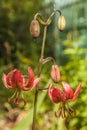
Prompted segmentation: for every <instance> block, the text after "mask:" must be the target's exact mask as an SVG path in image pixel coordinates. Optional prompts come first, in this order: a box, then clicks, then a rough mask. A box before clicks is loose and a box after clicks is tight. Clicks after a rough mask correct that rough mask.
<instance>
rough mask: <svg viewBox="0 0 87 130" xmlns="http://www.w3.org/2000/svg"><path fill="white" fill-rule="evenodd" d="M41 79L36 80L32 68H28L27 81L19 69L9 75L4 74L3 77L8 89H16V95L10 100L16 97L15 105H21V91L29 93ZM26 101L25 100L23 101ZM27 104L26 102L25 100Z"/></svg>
mask: <svg viewBox="0 0 87 130" xmlns="http://www.w3.org/2000/svg"><path fill="white" fill-rule="evenodd" d="M39 80H40V78H36V79H35V80H34V72H33V70H32V68H30V67H29V68H28V79H27V81H26V79H25V77H24V75H22V73H21V71H20V70H18V69H14V70H12V71H10V72H9V73H8V74H7V75H6V74H4V73H3V75H2V81H3V83H4V85H5V87H6V88H8V89H15V93H14V95H13V96H12V97H11V98H9V99H8V101H9V102H10V100H11V99H12V98H13V97H14V96H15V95H16V98H15V99H14V102H15V104H18V103H19V96H20V91H21V90H24V91H29V90H31V89H33V88H34V87H35V86H36V85H37V84H38V83H39ZM23 100H24V99H23ZM24 103H25V100H24Z"/></svg>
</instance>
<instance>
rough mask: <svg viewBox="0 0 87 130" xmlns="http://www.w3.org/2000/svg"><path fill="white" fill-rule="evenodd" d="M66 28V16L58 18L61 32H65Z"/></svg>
mask: <svg viewBox="0 0 87 130" xmlns="http://www.w3.org/2000/svg"><path fill="white" fill-rule="evenodd" d="M65 27H66V20H65V18H64V16H62V15H60V16H59V17H58V29H59V30H60V31H64V29H65Z"/></svg>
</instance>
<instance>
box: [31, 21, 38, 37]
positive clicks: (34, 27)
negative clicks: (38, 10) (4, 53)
mask: <svg viewBox="0 0 87 130" xmlns="http://www.w3.org/2000/svg"><path fill="white" fill-rule="evenodd" d="M30 33H31V36H32V37H33V38H37V37H39V35H40V25H39V22H38V21H37V20H35V19H34V20H32V22H31V24H30Z"/></svg>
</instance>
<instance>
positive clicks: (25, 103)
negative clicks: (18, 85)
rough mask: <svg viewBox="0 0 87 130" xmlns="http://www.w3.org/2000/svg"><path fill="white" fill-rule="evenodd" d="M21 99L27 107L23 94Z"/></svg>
mask: <svg viewBox="0 0 87 130" xmlns="http://www.w3.org/2000/svg"><path fill="white" fill-rule="evenodd" d="M21 97H22V100H23V102H24V106H25V105H26V104H27V101H26V100H25V98H24V95H23V93H22V94H21Z"/></svg>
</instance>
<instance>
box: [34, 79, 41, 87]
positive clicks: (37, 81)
mask: <svg viewBox="0 0 87 130" xmlns="http://www.w3.org/2000/svg"><path fill="white" fill-rule="evenodd" d="M39 81H40V77H38V78H36V79H35V80H34V82H33V87H36V86H37V85H38V83H39Z"/></svg>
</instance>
